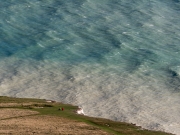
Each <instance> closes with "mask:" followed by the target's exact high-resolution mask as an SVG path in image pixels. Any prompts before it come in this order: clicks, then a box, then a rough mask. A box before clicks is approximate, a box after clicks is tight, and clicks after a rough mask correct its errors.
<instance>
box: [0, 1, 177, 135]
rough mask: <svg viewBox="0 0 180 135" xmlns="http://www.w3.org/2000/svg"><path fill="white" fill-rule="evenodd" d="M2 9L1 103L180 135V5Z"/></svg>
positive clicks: (34, 4) (11, 5)
mask: <svg viewBox="0 0 180 135" xmlns="http://www.w3.org/2000/svg"><path fill="white" fill-rule="evenodd" d="M0 8H1V10H0V17H1V20H0V31H1V32H0V95H6V96H15V97H34V98H45V99H52V100H57V101H62V102H65V103H71V104H74V105H79V106H81V107H82V108H83V109H84V112H85V114H87V115H89V116H96V117H104V118H108V119H112V120H118V121H126V122H131V123H136V124H137V125H140V126H142V127H143V128H147V129H153V130H162V131H167V132H171V133H174V134H180V117H179V114H180V107H179V104H180V54H179V53H180V24H179V22H180V16H179V14H180V2H179V0H164V1H156V0H147V1H145V0H137V1H133V0H129V1H126V0H99V1H98V2H97V1H95V0H76V1H71V0H66V1H62V0H46V1H45V2H44V1H41V0H36V1H35V0H19V1H18V2H17V1H15V0H9V1H3V2H1V3H0Z"/></svg>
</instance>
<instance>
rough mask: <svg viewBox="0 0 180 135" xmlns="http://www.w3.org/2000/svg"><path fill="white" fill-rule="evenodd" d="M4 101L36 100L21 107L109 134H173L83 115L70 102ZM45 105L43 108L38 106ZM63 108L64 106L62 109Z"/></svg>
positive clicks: (6, 99) (8, 99) (39, 100)
mask: <svg viewBox="0 0 180 135" xmlns="http://www.w3.org/2000/svg"><path fill="white" fill-rule="evenodd" d="M1 101H3V103H12V102H15V103H17V102H18V103H28V102H36V103H34V104H32V105H30V106H28V107H27V106H21V107H20V108H21V109H31V110H35V111H38V112H40V114H39V115H53V116H57V117H63V118H67V119H72V120H75V121H80V122H85V123H87V124H89V125H93V126H94V127H97V128H100V129H102V130H104V131H106V132H109V134H113V135H172V134H169V133H164V132H159V131H150V130H143V129H142V128H141V127H138V126H136V125H135V124H128V123H124V122H115V121H112V120H108V119H103V118H94V117H88V116H83V115H78V114H76V113H75V111H76V110H77V109H78V107H77V106H72V105H69V104H62V103H47V102H46V100H41V99H25V98H10V97H0V102H1ZM38 107H43V108H38ZM18 108H19V107H18ZM61 108H64V110H63V111H62V110H61Z"/></svg>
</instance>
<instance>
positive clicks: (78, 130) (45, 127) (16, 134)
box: [0, 115, 108, 135]
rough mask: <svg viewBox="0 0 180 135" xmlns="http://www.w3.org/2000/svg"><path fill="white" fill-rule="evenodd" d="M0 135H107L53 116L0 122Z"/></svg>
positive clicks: (38, 116) (87, 126) (98, 130)
mask: <svg viewBox="0 0 180 135" xmlns="http://www.w3.org/2000/svg"><path fill="white" fill-rule="evenodd" d="M0 134H13V135H25V134H26V135H33V134H36V135H37V134H38V135H45V134H49V135H92V134H100V135H108V133H106V132H104V131H102V130H100V129H99V128H96V127H93V126H89V125H87V124H85V123H83V122H78V121H75V120H69V119H66V118H61V117H55V116H43V115H34V116H25V117H18V118H12V119H6V120H0Z"/></svg>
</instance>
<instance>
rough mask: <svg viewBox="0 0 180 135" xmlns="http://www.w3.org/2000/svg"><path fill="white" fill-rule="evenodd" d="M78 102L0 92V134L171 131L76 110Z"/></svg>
mask: <svg viewBox="0 0 180 135" xmlns="http://www.w3.org/2000/svg"><path fill="white" fill-rule="evenodd" d="M78 110H79V108H78V106H73V105H70V104H63V103H60V102H56V101H52V100H45V99H30V98H14V97H6V96H0V135H7V134H8V135H9V134H13V135H24V134H26V135H33V134H34V135H44V134H47V135H48V134H49V135H92V134H94V135H172V134H170V133H165V132H161V131H150V130H146V129H142V128H141V127H139V126H136V125H135V124H132V123H125V122H116V121H112V120H108V119H103V118H94V117H89V116H86V115H83V114H78V113H77V112H78Z"/></svg>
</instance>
